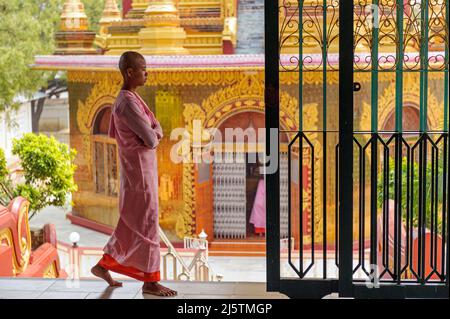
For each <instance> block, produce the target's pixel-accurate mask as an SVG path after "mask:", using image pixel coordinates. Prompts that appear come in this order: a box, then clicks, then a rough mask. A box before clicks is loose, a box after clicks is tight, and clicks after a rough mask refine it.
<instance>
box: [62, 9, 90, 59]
mask: <svg viewBox="0 0 450 319" xmlns="http://www.w3.org/2000/svg"><path fill="white" fill-rule="evenodd" d="M59 28H60V30H59V31H58V32H56V33H55V40H56V50H55V54H62V55H66V54H97V51H96V50H95V49H94V48H93V47H92V43H93V41H94V38H95V32H92V31H89V30H88V19H87V16H86V13H85V12H84V5H83V3H82V2H81V1H80V0H66V2H65V3H64V6H63V11H62V14H61V22H60V27H59Z"/></svg>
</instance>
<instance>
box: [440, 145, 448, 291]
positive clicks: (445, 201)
mask: <svg viewBox="0 0 450 319" xmlns="http://www.w3.org/2000/svg"><path fill="white" fill-rule="evenodd" d="M447 142H448V138H447V136H444V152H443V153H444V154H443V155H444V163H443V166H444V167H443V174H442V175H443V178H442V183H443V185H442V250H441V251H442V263H441V273H442V274H443V275H444V276H446V277H445V278H446V279H447V284H448V278H449V274H448V271H446V269H445V262H446V261H447V264H448V253H447V254H446V253H445V247H446V245H447V246H448V244H449V243H448V241H447V236H446V233H447V225H446V220H447V214H448V211H447V204H448V202H449V199H448V195H447V191H448V190H447V186H448V183H447V180H446V178H447V175H448V161H447V160H448V149H447Z"/></svg>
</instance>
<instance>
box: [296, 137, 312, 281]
mask: <svg viewBox="0 0 450 319" xmlns="http://www.w3.org/2000/svg"><path fill="white" fill-rule="evenodd" d="M298 163H299V164H298V166H299V167H298V169H299V173H300V179H299V181H298V185H299V192H298V197H299V198H298V203H299V209H298V214H299V223H298V224H299V226H298V227H299V232H298V233H299V239H300V246H299V254H298V256H299V270H300V273H301V274H302V276H303V133H300V140H299V148H298ZM313 196H314V195H313Z"/></svg>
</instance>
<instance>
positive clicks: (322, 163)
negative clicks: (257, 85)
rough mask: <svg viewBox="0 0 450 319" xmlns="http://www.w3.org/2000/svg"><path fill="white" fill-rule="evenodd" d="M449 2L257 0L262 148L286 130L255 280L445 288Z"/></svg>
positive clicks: (323, 290)
mask: <svg viewBox="0 0 450 319" xmlns="http://www.w3.org/2000/svg"><path fill="white" fill-rule="evenodd" d="M449 10H450V8H449V2H448V1H444V0H428V1H426V0H410V1H404V0H371V1H369V0H358V1H353V2H352V1H338V0H299V1H297V0H279V1H278V2H277V1H270V0H268V1H265V32H266V33H265V40H266V42H265V43H266V62H265V64H266V65H265V67H266V68H265V72H266V74H265V81H266V82H265V86H266V91H265V98H266V128H267V130H268V134H266V136H267V139H266V149H267V150H272V149H273V147H272V146H273V145H272V144H274V143H277V144H278V148H275V149H278V150H279V149H280V143H284V142H282V140H281V139H280V138H278V137H277V138H276V139H275V140H274V139H273V136H272V139H271V134H270V133H271V131H269V130H270V129H276V131H277V132H278V135H279V136H280V135H281V134H280V133H283V134H284V133H285V134H287V135H288V136H289V141H288V145H287V149H288V170H287V172H286V173H283V172H284V171H283V170H280V169H278V170H277V171H276V173H274V174H267V176H266V189H267V193H268V194H276V193H277V194H280V196H274V197H271V199H270V201H267V288H268V290H269V291H280V292H282V293H285V294H287V295H289V296H291V297H307V298H321V297H324V296H326V295H329V294H332V293H338V294H339V296H342V297H355V298H407V297H428V298H448V294H449V287H448V284H449V276H448V274H449V271H450V270H449V245H448V242H449V235H448V233H449V232H448V229H449V227H450V225H449V213H450V200H449V192H448V188H449V135H448V124H449V103H448V102H449V95H448V93H449V87H448V66H449V52H448V50H449V30H448V26H449ZM272 135H273V134H272ZM266 156H268V157H269V158H270V159H271V160H272V161H273V160H274V159H275V160H276V161H277V163H279V162H280V155H279V154H278V157H277V156H275V157H270V154H266ZM272 164H273V163H272ZM282 174H287V179H288V187H287V189H286V188H285V187H281V185H280V181H281V180H283V178H285V176H281V175H282ZM283 196H287V197H288V199H289V200H288V237H289V238H293V240H292V241H289V247H287V249H283V247H280V238H281V237H280V235H281V234H280V198H283Z"/></svg>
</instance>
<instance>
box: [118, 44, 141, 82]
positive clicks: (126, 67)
mask: <svg viewBox="0 0 450 319" xmlns="http://www.w3.org/2000/svg"><path fill="white" fill-rule="evenodd" d="M119 69H120V73H122V77H123V82H124V86H125V87H129V88H137V87H139V86H142V85H144V84H145V82H146V81H147V75H148V73H147V63H146V61H145V58H144V57H143V56H142V54H140V53H138V52H134V51H127V52H125V53H124V54H122V56H121V57H120V60H119Z"/></svg>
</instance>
